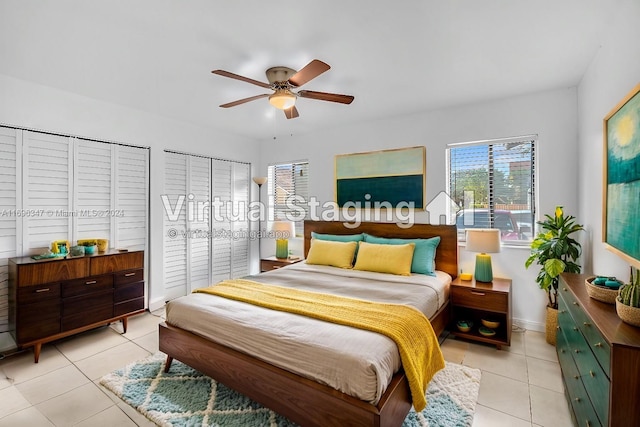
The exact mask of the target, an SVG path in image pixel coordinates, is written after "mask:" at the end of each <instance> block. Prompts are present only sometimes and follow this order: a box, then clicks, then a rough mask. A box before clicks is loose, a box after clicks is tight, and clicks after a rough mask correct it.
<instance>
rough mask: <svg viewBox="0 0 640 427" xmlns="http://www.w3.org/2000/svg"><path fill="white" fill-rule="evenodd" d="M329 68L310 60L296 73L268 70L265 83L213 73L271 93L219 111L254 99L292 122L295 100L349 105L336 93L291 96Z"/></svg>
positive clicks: (349, 99) (302, 92)
mask: <svg viewBox="0 0 640 427" xmlns="http://www.w3.org/2000/svg"><path fill="white" fill-rule="evenodd" d="M330 68H331V67H330V66H329V65H328V64H325V63H324V62H322V61H319V60H317V59H314V60H313V61H311V62H309V63H308V64H307V65H305V66H304V67H303V68H302V69H301V70H300V71H296V70H294V69H292V68H289V67H271V68H269V69H268V70H267V71H266V74H267V80H268V81H269V83H263V82H261V81H258V80H254V79H250V78H248V77H244V76H239V75H238V74H234V73H230V72H229V71H224V70H213V71H212V73H213V74H217V75H219V76H223V77H229V78H231V79H236V80H241V81H243V82H247V83H251V84H254V85H256V86H260V87H263V88H265V89H271V90H273V91H274V92H273V93H272V94H268V93H264V94H261V95H255V96H251V97H249V98H244V99H239V100H237V101H233V102H228V103H226V104H222V105H221V106H220V107H222V108H229V107H235V106H236V105H240V104H244V103H246V102H250V101H255V100H256V99H261V98H267V97H268V98H269V103H270V104H271V105H273V106H274V107H276V108H278V109H280V110H283V111H284V114H285V116H286V117H287V119H295V118H296V117H298V116H299V114H298V109H297V108H296V105H295V103H296V98H297V97H301V98H309V99H318V100H320V101H331V102H339V103H341V104H351V102H353V100H354V97H353V96H351V95H340V94H337V93H327V92H315V91H312V90H299V91H297V92H294V91H293V89H295V88H298V87H300V86H302V85H303V84H305V83H307V82H309V81H310V80H312V79H315V78H316V77H318V76H319V75H320V74H322V73H324V72H325V71H327V70H329V69H330Z"/></svg>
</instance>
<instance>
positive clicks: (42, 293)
mask: <svg viewBox="0 0 640 427" xmlns="http://www.w3.org/2000/svg"><path fill="white" fill-rule="evenodd" d="M57 298H60V283H47V284H44V285H38V286H25V287H22V288H18V301H19V304H20V305H22V304H30V303H33V302H38V301H45V300H48V299H57Z"/></svg>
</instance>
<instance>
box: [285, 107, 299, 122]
mask: <svg viewBox="0 0 640 427" xmlns="http://www.w3.org/2000/svg"><path fill="white" fill-rule="evenodd" d="M282 111H284V115H285V116H287V119H295V118H296V117H298V116H299V115H300V114H298V109H297V108H296V106H295V105H294V106H293V107H291V108H287V109H286V110H282Z"/></svg>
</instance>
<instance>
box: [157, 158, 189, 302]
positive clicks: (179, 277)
mask: <svg viewBox="0 0 640 427" xmlns="http://www.w3.org/2000/svg"><path fill="white" fill-rule="evenodd" d="M164 195H165V196H166V197H167V198H168V200H169V201H170V203H171V206H170V207H167V206H165V209H164V219H165V220H164V245H163V246H164V262H163V265H164V287H165V296H166V298H167V299H173V298H177V297H179V296H182V295H186V293H187V280H188V277H187V256H188V253H187V240H186V238H185V237H184V234H183V233H186V229H187V227H186V225H187V216H186V215H187V214H186V202H187V200H186V195H187V156H185V155H183V154H175V153H168V152H165V178H164ZM181 196H182V197H183V198H184V199H183V203H184V204H185V205H184V206H183V208H182V209H180V211H176V212H171V211H168V209H170V210H177V208H178V207H179V205H178V198H179V197H181ZM170 213H175V214H176V218H170V217H169V214H170Z"/></svg>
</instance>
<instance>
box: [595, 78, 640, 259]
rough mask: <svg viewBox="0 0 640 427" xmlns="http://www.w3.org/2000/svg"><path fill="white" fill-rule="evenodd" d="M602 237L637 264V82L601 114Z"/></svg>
mask: <svg viewBox="0 0 640 427" xmlns="http://www.w3.org/2000/svg"><path fill="white" fill-rule="evenodd" d="M603 170H604V173H603V175H604V176H603V178H604V182H603V205H604V206H603V219H602V240H603V242H604V243H605V246H606V247H607V249H609V250H611V251H612V252H614V253H616V254H618V255H619V256H621V257H622V258H624V259H625V260H626V261H628V262H629V263H631V264H632V265H633V266H635V267H640V84H638V85H637V86H636V87H634V88H633V90H631V92H629V94H628V95H627V96H625V97H624V99H623V100H622V101H620V103H619V104H618V105H616V107H615V108H614V109H613V110H611V112H610V113H609V114H608V115H607V116H606V117H605V118H604V167H603Z"/></svg>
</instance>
